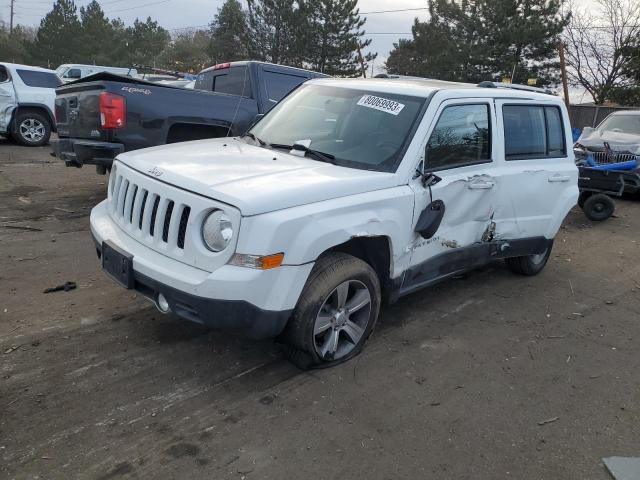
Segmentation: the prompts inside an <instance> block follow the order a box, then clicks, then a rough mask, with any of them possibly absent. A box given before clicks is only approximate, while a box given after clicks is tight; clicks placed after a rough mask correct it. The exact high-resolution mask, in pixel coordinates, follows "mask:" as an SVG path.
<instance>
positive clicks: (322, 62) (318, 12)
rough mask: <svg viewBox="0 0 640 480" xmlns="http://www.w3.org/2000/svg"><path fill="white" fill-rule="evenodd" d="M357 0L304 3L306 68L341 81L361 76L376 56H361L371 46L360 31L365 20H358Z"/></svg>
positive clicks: (303, 34) (313, 0)
mask: <svg viewBox="0 0 640 480" xmlns="http://www.w3.org/2000/svg"><path fill="white" fill-rule="evenodd" d="M357 4H358V1H357V0H308V1H307V2H306V4H305V5H304V6H303V9H302V10H301V12H302V14H303V15H304V16H305V17H306V19H307V24H306V25H305V29H304V30H305V31H304V32H302V37H301V38H303V39H304V41H305V43H306V48H304V47H302V48H304V53H303V55H304V58H305V61H306V63H308V64H309V65H310V68H311V69H313V70H316V71H319V72H322V73H326V74H329V75H334V76H341V77H357V76H361V75H362V73H363V72H362V62H361V61H360V60H361V59H360V55H361V54H362V56H363V58H362V60H363V62H365V63H364V70H365V71H366V68H367V63H366V62H371V61H373V60H374V59H375V58H376V54H373V53H367V54H364V53H362V50H364V49H365V48H366V47H368V46H369V45H370V44H371V39H367V40H364V39H363V37H364V35H365V32H364V31H363V30H362V27H364V25H365V23H366V19H364V18H362V17H360V15H359V11H358V8H357Z"/></svg>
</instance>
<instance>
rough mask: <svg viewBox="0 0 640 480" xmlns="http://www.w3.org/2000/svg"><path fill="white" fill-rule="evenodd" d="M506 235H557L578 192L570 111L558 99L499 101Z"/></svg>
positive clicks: (502, 222) (500, 222) (501, 223)
mask: <svg viewBox="0 0 640 480" xmlns="http://www.w3.org/2000/svg"><path fill="white" fill-rule="evenodd" d="M496 110H497V113H498V123H499V125H498V133H499V136H500V139H499V141H498V148H499V149H500V150H501V152H500V156H501V160H502V161H501V166H500V169H501V177H502V178H503V180H504V181H503V187H504V188H502V189H501V192H500V197H501V198H500V203H501V205H502V208H501V210H500V212H499V217H498V218H497V222H498V227H499V231H500V232H501V234H502V235H503V236H504V237H505V238H531V237H540V236H545V237H547V238H553V237H554V236H555V234H556V232H557V229H558V228H559V227H560V222H561V221H562V219H564V216H565V213H566V212H564V211H562V212H561V211H560V210H563V209H564V208H565V204H566V203H567V201H568V199H570V198H573V197H574V196H575V195H576V194H577V180H578V173H577V169H576V166H575V164H574V159H573V157H572V155H571V154H570V151H569V150H570V149H569V148H568V146H570V145H571V143H570V139H569V137H568V136H569V135H570V131H569V130H570V129H569V128H568V125H569V120H568V117H567V115H566V112H564V111H563V109H561V108H560V106H559V105H558V104H557V103H556V102H551V101H550V102H545V101H540V100H519V99H517V100H516V99H514V100H506V99H505V100H497V101H496Z"/></svg>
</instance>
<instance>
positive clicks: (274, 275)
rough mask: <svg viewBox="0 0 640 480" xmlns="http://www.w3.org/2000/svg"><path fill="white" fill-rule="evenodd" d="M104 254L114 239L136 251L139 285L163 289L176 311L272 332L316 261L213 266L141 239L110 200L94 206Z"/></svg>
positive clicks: (219, 325)
mask: <svg viewBox="0 0 640 480" xmlns="http://www.w3.org/2000/svg"><path fill="white" fill-rule="evenodd" d="M91 233H92V235H93V239H94V242H95V244H96V250H97V253H98V256H101V254H102V244H103V242H104V241H109V242H111V243H112V244H113V245H115V246H117V247H118V248H119V249H121V250H123V251H125V252H127V253H128V254H130V255H132V256H133V271H134V282H133V289H135V290H136V291H138V292H140V293H141V294H142V295H144V296H145V297H147V298H149V299H151V300H153V301H154V302H155V301H156V299H157V297H158V294H160V293H162V294H163V295H164V297H165V298H166V299H167V301H168V303H169V306H170V308H171V311H172V312H173V313H175V314H176V315H178V316H179V317H181V318H184V319H186V320H190V321H193V322H197V323H200V324H203V325H206V326H208V327H210V328H215V329H224V330H232V331H237V332H239V333H241V334H244V335H246V336H249V337H252V338H271V337H275V336H277V335H278V334H280V333H281V332H282V330H283V329H284V327H285V326H286V324H287V321H288V320H289V318H290V316H291V313H292V312H293V309H294V308H295V305H296V303H297V300H298V298H299V296H300V294H301V292H302V288H303V287H304V284H305V283H306V280H307V278H308V276H309V273H310V272H311V269H312V268H313V264H306V265H299V266H293V265H289V266H281V267H278V268H274V269H272V270H266V271H261V270H255V269H251V268H244V267H237V266H233V265H224V266H223V267H220V268H217V269H216V270H215V271H214V272H207V271H204V270H201V269H199V268H196V267H192V266H190V265H187V264H184V263H182V262H179V261H177V260H174V259H172V258H169V257H168V256H166V255H163V254H161V253H158V252H156V251H154V250H152V249H150V248H149V247H147V246H145V245H143V244H141V243H140V242H138V241H137V240H135V239H134V238H132V237H130V236H129V235H128V234H127V233H125V232H124V231H123V230H122V229H121V228H120V227H119V226H118V225H117V224H116V223H114V222H113V221H111V218H110V217H109V214H108V212H107V207H106V202H103V203H101V204H99V205H98V206H96V207H95V208H94V209H93V210H92V212H91Z"/></svg>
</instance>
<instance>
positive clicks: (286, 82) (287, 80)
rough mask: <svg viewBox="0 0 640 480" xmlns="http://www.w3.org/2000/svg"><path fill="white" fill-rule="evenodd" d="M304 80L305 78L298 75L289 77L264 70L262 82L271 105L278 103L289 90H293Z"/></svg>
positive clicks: (285, 74)
mask: <svg viewBox="0 0 640 480" xmlns="http://www.w3.org/2000/svg"><path fill="white" fill-rule="evenodd" d="M306 80H307V78H306V77H301V76H300V75H289V74H287V73H278V72H270V71H269V70H264V81H265V88H266V89H267V98H268V99H269V101H270V102H271V103H278V102H279V101H280V100H282V99H283V98H284V97H285V96H286V95H287V94H288V93H289V92H290V91H291V90H293V89H294V88H296V87H297V86H298V85H300V84H301V83H302V82H304V81H306Z"/></svg>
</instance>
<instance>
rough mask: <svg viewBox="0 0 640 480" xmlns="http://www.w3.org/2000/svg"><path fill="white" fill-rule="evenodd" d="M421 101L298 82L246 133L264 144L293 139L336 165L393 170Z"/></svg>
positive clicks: (285, 142)
mask: <svg viewBox="0 0 640 480" xmlns="http://www.w3.org/2000/svg"><path fill="white" fill-rule="evenodd" d="M424 103H425V98H421V97H412V96H407V95H399V94H391V93H386V92H385V93H383V92H374V91H366V90H360V89H352V88H344V87H335V86H326V85H314V84H303V85H302V86H301V87H300V88H298V89H297V90H295V91H294V92H293V93H292V94H291V95H289V96H287V97H286V98H285V99H284V100H282V101H281V102H280V103H278V104H277V105H276V106H275V107H274V108H273V109H272V110H271V111H270V112H269V113H268V114H267V115H266V116H265V117H264V118H263V119H262V120H261V121H260V122H259V123H258V124H256V125H255V126H254V127H253V128H252V129H251V132H250V133H252V134H253V135H255V137H257V138H258V139H260V141H261V142H263V144H264V146H265V148H269V147H270V146H272V145H280V146H281V147H271V148H281V149H283V150H287V149H286V148H285V147H286V146H292V145H294V144H295V143H299V144H304V145H305V146H306V147H308V148H309V149H313V150H316V151H318V152H322V153H324V154H328V155H330V156H331V159H332V161H333V162H334V163H336V164H337V165H341V166H345V167H351V168H359V169H363V170H377V171H382V172H395V170H396V168H397V166H398V164H399V163H400V161H401V160H402V155H403V153H404V149H405V147H406V145H408V142H409V141H410V140H411V137H412V136H413V132H414V129H415V125H416V124H417V120H418V117H419V115H420V113H421V112H422V106H423V105H424ZM307 157H309V155H308V154H307Z"/></svg>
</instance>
